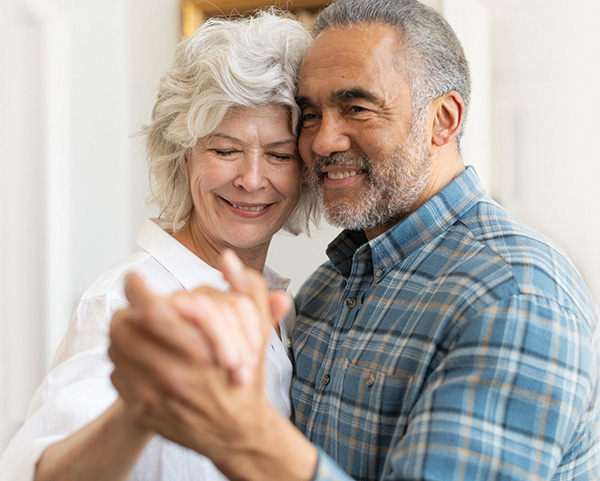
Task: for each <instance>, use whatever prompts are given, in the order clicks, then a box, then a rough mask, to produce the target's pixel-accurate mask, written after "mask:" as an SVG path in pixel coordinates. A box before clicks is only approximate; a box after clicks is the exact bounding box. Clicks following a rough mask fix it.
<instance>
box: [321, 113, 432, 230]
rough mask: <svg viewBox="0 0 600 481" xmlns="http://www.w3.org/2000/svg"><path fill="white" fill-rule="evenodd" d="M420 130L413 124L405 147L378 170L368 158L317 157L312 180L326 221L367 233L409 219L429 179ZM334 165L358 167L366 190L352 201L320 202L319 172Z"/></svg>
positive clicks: (428, 154)
mask: <svg viewBox="0 0 600 481" xmlns="http://www.w3.org/2000/svg"><path fill="white" fill-rule="evenodd" d="M418 124H421V127H419V125H418ZM415 126H416V127H415ZM423 126H424V123H423V122H416V123H415V122H413V126H412V127H411V129H410V131H409V134H408V138H407V141H406V142H405V144H404V145H403V146H398V147H397V148H396V150H395V151H394V153H393V154H392V155H390V156H389V157H388V158H386V159H384V160H382V161H380V163H379V164H378V165H377V166H375V165H374V164H373V162H372V161H371V159H369V158H368V157H366V156H364V155H355V154H352V153H349V152H342V153H334V154H333V155H331V156H330V157H318V158H317V159H316V161H315V163H314V165H313V169H312V177H313V180H314V181H315V184H316V187H317V190H318V191H319V194H320V198H321V208H322V212H323V215H324V216H325V219H327V221H328V222H329V223H330V224H332V225H333V226H336V227H342V228H344V229H349V230H368V229H373V228H375V227H379V226H382V225H386V224H390V223H393V222H396V221H397V220H398V219H401V218H403V217H406V216H407V215H409V214H410V213H411V212H412V211H413V210H414V208H415V205H416V202H417V200H418V199H419V196H420V195H421V193H422V192H423V190H424V189H425V187H426V185H427V182H428V181H429V177H430V175H431V150H430V149H429V146H428V144H427V142H426V141H425V135H424V129H423ZM336 164H342V165H348V166H353V167H357V168H360V169H362V170H363V171H364V172H365V174H366V183H365V186H364V188H363V190H362V192H357V197H356V198H355V199H353V201H344V200H341V201H337V202H328V203H325V202H324V201H323V174H322V173H321V168H322V167H323V166H325V165H336Z"/></svg>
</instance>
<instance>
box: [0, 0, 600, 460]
mask: <svg viewBox="0 0 600 481" xmlns="http://www.w3.org/2000/svg"><path fill="white" fill-rule="evenodd" d="M428 3H430V4H433V6H434V7H436V8H439V9H440V11H442V12H444V14H445V15H446V16H447V18H448V19H449V21H450V23H452V24H453V26H454V27H455V28H456V30H457V31H458V33H459V36H460V37H461V38H462V40H463V43H464V45H465V49H466V51H467V54H468V55H469V57H470V60H471V65H472V68H473V74H474V75H473V76H474V82H475V85H474V100H473V111H472V115H471V117H470V119H469V123H468V125H467V133H466V135H465V138H464V142H463V152H464V155H465V159H466V161H467V163H474V164H476V165H477V167H478V169H479V170H480V172H481V173H482V176H483V178H484V182H485V184H486V185H487V186H488V187H489V188H490V190H491V192H492V193H493V194H494V196H495V197H497V198H498V199H499V200H500V201H502V202H503V203H504V204H505V205H507V207H509V208H510V209H511V210H512V211H513V212H515V213H516V214H517V215H519V216H521V217H522V218H523V219H524V220H525V221H527V222H529V223H530V224H532V225H533V226H534V227H536V228H538V229H539V230H541V231H542V232H545V233H546V234H548V235H550V236H551V237H552V238H554V239H556V240H557V241H558V242H559V243H560V244H561V245H563V247H564V248H565V249H566V250H567V251H568V253H569V254H570V255H571V257H572V258H573V259H574V261H575V262H576V264H577V265H578V266H579V268H580V269H581V270H582V272H583V274H584V275H585V277H586V279H587V280H588V282H589V284H590V286H591V287H592V288H593V292H594V295H595V296H596V299H597V300H598V299H600V250H599V249H598V248H597V245H598V241H600V216H599V215H598V214H597V213H596V210H597V209H598V208H599V207H600V203H599V201H598V200H597V199H596V195H595V194H596V191H597V190H598V188H597V183H598V179H600V171H599V169H600V158H599V154H598V149H596V147H595V142H596V138H597V134H596V130H597V129H596V128H595V126H596V116H597V112H598V110H599V109H598V108H599V107H600V97H599V96H600V91H599V90H598V89H597V85H599V84H600V78H599V77H600V74H599V72H598V67H597V65H598V60H597V59H598V58H600V43H599V33H598V32H600V25H599V23H600V11H599V8H600V3H596V2H593V0H571V1H569V2H567V1H566V0H555V1H542V0H502V1H496V0H428ZM575 11H578V12H579V14H580V18H575V17H574V15H573V14H572V13H571V12H575ZM178 29H179V1H178V0H143V1H142V0H128V1H127V2H124V1H122V0H104V1H102V2H92V1H90V0H0V386H1V387H0V450H1V449H2V448H3V445H4V442H5V439H6V437H7V436H8V434H9V433H10V432H12V431H13V430H14V428H15V426H17V425H18V423H19V422H20V421H21V420H22V419H23V416H24V414H25V410H26V407H27V404H28V402H29V399H30V397H31V395H32V393H33V390H34V389H35V387H36V386H37V385H38V384H39V382H40V380H41V377H42V375H43V373H44V372H45V369H46V366H47V363H48V359H49V358H50V356H51V354H52V352H53V351H54V349H55V348H56V345H57V343H58V340H59V338H60V336H61V335H62V332H63V331H64V329H65V326H66V323H67V322H68V317H69V314H70V311H71V309H72V307H73V303H74V302H75V300H76V299H77V298H78V296H79V295H80V294H81V292H82V291H83V290H84V289H85V288H86V287H87V286H88V285H89V284H90V283H91V282H92V281H93V279H94V278H95V277H96V276H97V275H98V274H99V273H101V272H102V271H103V270H105V269H106V267H107V266H109V265H110V264H112V263H113V262H114V261H116V260H117V259H119V258H121V257H122V256H124V255H126V254H127V253H129V252H130V251H131V250H132V249H133V248H134V237H135V233H136V232H137V229H138V227H139V224H140V222H141V220H142V219H143V218H144V217H146V216H147V215H149V214H152V213H153V211H152V210H151V209H148V208H146V207H145V206H144V199H145V197H146V195H147V172H146V166H145V164H144V161H143V153H142V149H141V145H140V143H139V140H138V139H135V138H132V136H133V134H134V133H135V132H136V131H137V130H138V129H139V126H140V125H141V124H142V123H143V122H146V121H147V120H148V119H149V115H150V109H151V107H152V104H153V102H154V98H155V94H156V85H157V83H158V78H159V76H160V74H161V73H162V72H163V71H164V70H165V69H166V67H167V64H168V63H169V62H170V59H171V55H172V50H173V48H174V45H175V44H176V42H177V40H178ZM492 107H493V108H492ZM489 139H491V140H489ZM336 232H337V229H331V228H329V229H325V230H323V231H320V232H318V234H317V237H316V238H315V239H312V240H309V239H307V238H306V237H304V236H301V237H299V238H293V237H286V236H278V237H277V238H276V239H275V240H274V242H273V247H272V250H271V254H270V257H269V261H270V263H271V264H273V265H274V266H275V267H276V268H278V269H280V270H281V271H282V272H284V273H286V274H287V275H288V276H290V277H292V278H293V286H294V288H295V289H297V287H298V286H299V285H300V283H301V281H302V280H303V279H304V278H305V277H306V276H307V275H308V274H309V273H310V272H311V271H312V270H313V268H314V267H315V266H316V265H318V264H319V263H320V262H322V261H323V260H324V259H325V255H324V248H325V245H326V244H327V243H328V241H329V240H331V239H332V238H333V237H334V235H335V234H336Z"/></svg>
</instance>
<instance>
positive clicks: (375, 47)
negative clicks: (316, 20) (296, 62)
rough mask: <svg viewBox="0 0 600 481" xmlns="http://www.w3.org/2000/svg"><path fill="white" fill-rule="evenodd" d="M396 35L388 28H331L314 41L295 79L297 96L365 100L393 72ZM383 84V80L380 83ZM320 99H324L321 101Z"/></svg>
mask: <svg viewBox="0 0 600 481" xmlns="http://www.w3.org/2000/svg"><path fill="white" fill-rule="evenodd" d="M396 51H397V36H396V33H395V29H393V28H392V27H390V26H388V25H381V24H371V25H366V26H360V27H332V28H329V29H327V30H325V31H323V32H322V33H321V34H320V35H319V36H317V38H316V39H315V40H314V42H313V44H312V45H311V46H310V47H309V50H308V52H307V54H306V56H305V58H304V62H303V63H302V67H301V69H300V75H299V77H298V97H312V96H317V95H318V96H321V97H322V96H323V95H325V96H326V97H327V100H330V101H334V100H343V99H344V98H348V96H352V97H354V98H356V97H363V98H366V96H365V93H366V94H368V95H373V88H375V90H378V88H377V85H378V84H379V83H380V82H381V81H382V80H384V79H382V78H380V77H384V76H385V77H388V76H389V75H390V74H392V75H393V74H394V73H397V70H396V68H395V52H396ZM384 81H385V80H384ZM323 100H324V99H323Z"/></svg>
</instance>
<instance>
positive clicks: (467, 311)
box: [113, 0, 600, 481]
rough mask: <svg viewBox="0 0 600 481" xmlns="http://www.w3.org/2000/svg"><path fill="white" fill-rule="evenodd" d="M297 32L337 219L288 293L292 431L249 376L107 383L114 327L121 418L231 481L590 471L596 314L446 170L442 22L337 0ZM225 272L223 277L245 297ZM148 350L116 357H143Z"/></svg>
mask: <svg viewBox="0 0 600 481" xmlns="http://www.w3.org/2000/svg"><path fill="white" fill-rule="evenodd" d="M315 33H316V39H315V41H314V43H313V44H312V46H311V47H310V49H309V51H308V53H307V55H306V57H305V59H304V63H303V66H302V70H301V72H300V77H299V82H298V102H299V105H300V106H301V108H302V111H303V117H302V118H303V123H302V128H301V132H300V137H299V149H300V153H301V155H302V158H303V159H304V161H305V162H306V164H307V166H308V168H309V171H310V174H311V176H312V179H313V180H314V182H315V184H316V185H317V187H318V189H319V190H320V192H321V194H322V198H323V207H324V212H325V216H326V218H327V219H328V220H329V221H330V222H331V223H333V224H334V225H338V226H341V227H344V228H345V230H344V231H343V232H342V233H341V234H340V236H339V237H338V238H336V239H335V240H334V241H333V242H332V243H331V245H330V246H329V248H328V256H329V261H328V262H326V263H325V264H323V265H322V266H321V267H320V268H319V269H318V270H317V271H316V272H315V273H314V274H313V275H312V276H311V277H310V278H309V279H308V281H307V282H306V283H305V285H304V286H303V288H302V289H301V292H300V293H299V295H298V297H297V299H296V306H297V311H298V320H297V325H296V329H295V334H294V355H295V360H296V378H295V381H294V383H293V386H292V397H293V402H294V407H295V413H296V414H295V421H296V425H297V427H298V428H299V430H300V431H301V433H302V434H300V432H299V431H298V430H296V429H295V428H294V427H293V426H292V425H291V424H289V423H287V421H286V420H285V419H283V418H281V416H279V415H277V414H276V413H275V412H274V410H273V409H272V408H271V407H270V406H269V405H268V403H266V402H264V396H262V395H261V393H260V390H259V389H256V388H255V389H254V390H252V389H250V388H239V387H237V388H231V389H230V390H229V391H227V390H226V389H225V388H223V389H221V388H220V387H218V386H217V385H218V384H219V383H218V382H217V381H216V380H215V379H216V378H213V381H214V382H212V383H208V382H205V383H204V387H205V388H206V389H207V390H208V391H210V392H211V393H213V392H214V393H216V394H211V395H210V400H209V401H207V400H198V399H197V398H196V399H195V400H193V401H192V399H193V398H192V396H191V395H190V396H189V397H188V395H187V394H186V393H185V391H186V390H185V389H179V388H177V387H174V386H173V385H171V386H170V388H169V389H170V390H169V389H166V388H164V386H162V387H156V386H154V385H153V386H154V387H152V388H149V387H148V385H149V384H152V383H146V384H144V382H143V381H135V383H136V384H135V385H134V387H131V386H128V387H127V388H124V383H123V382H122V380H123V379H125V378H127V379H132V378H133V376H129V377H127V376H126V374H127V372H128V369H129V366H130V365H131V360H127V353H126V350H127V349H126V347H125V346H126V345H127V342H126V341H127V339H128V337H127V335H125V333H124V332H120V330H119V325H118V324H117V325H116V326H115V331H114V332H115V337H114V341H115V345H114V346H113V355H114V359H115V360H116V364H117V371H116V375H115V381H116V384H117V386H119V385H121V390H122V391H123V392H124V395H125V396H126V398H128V400H129V402H130V403H131V404H132V405H135V404H136V396H138V397H139V396H140V395H141V394H143V392H144V389H146V393H147V392H149V391H153V390H154V391H153V392H154V394H153V396H154V397H152V396H149V395H147V396H146V397H147V399H153V400H154V401H155V402H154V403H153V404H152V406H151V409H148V408H147V407H146V408H143V407H142V408H141V409H140V408H139V407H138V409H139V410H140V419H142V420H144V422H146V423H147V424H148V425H150V426H152V427H153V428H154V429H157V430H158V431H159V432H161V433H163V434H165V435H166V436H168V437H171V438H172V439H174V440H176V441H178V442H180V443H182V444H184V445H186V446H188V447H192V448H194V449H197V450H198V451H200V452H203V453H205V454H207V455H209V456H210V457H212V458H213V459H214V460H215V463H216V464H217V466H219V468H220V469H221V470H223V472H225V473H226V474H227V475H228V476H230V477H231V478H233V479H257V480H267V479H273V480H275V479H279V480H282V479H285V480H296V479H297V480H309V479H315V480H319V481H320V480H348V479H357V480H359V479H360V480H401V479H428V480H458V479H484V480H488V479H503V480H509V479H554V480H558V479H570V480H571V479H576V480H594V479H600V458H599V457H598V449H599V446H600V441H599V435H598V423H599V421H600V416H599V408H598V400H599V393H598V390H599V385H600V380H599V373H600V366H599V362H598V360H599V358H598V355H599V354H598V353H599V351H598V342H597V340H598V311H597V308H596V306H595V305H594V302H593V300H592V298H591V296H590V294H589V292H588V290H587V288H586V287H585V285H584V283H583V281H582V280H581V278H580V276H579V275H578V273H577V272H576V270H575V269H574V268H573V266H572V265H571V263H570V261H569V260H568V259H567V258H566V256H565V255H564V254H563V253H562V252H561V251H560V250H559V249H558V248H556V247H555V246H554V245H553V244H552V243H551V242H549V241H548V240H546V239H545V238H543V237H542V236H541V235H540V234H538V233H536V232H534V231H533V230H531V229H530V228H528V227H527V226H525V225H523V224H522V223H520V222H519V221H517V220H516V219H514V218H513V217H511V216H510V215H509V214H508V213H507V212H505V211H504V210H503V209H502V208H501V207H500V206H499V205H497V204H496V203H495V202H494V201H492V200H491V199H490V198H489V197H488V196H487V195H486V193H485V192H484V190H483V188H482V186H481V184H480V182H479V180H478V178H477V175H476V173H475V171H474V169H473V168H466V169H465V167H464V164H463V161H462V159H461V155H460V148H459V139H460V134H461V129H462V127H463V124H464V119H465V116H466V110H467V105H468V101H469V93H470V82H469V72H468V66H467V62H466V60H465V58H464V54H463V51H462V48H461V47H460V44H459V42H458V40H457V39H456V37H455V34H454V33H453V31H452V30H451V28H450V27H449V26H448V24H447V23H446V22H445V21H444V20H443V19H442V18H441V17H440V16H439V15H438V14H437V13H435V12H434V11H432V10H430V9H428V8H426V7H424V6H423V5H421V4H420V3H418V2H416V1H414V0H339V1H338V2H336V3H334V4H332V5H331V6H330V7H328V8H327V9H326V10H325V11H324V12H323V13H322V14H321V15H320V17H319V18H318V20H317V22H316V26H315ZM244 275H245V274H244V273H240V272H238V273H237V274H234V275H230V276H229V277H230V278H232V282H233V287H234V289H235V290H238V291H240V292H245V293H246V294H248V295H250V297H253V298H255V300H256V301H257V302H258V303H259V304H261V303H262V307H260V309H262V310H263V311H264V310H265V301H264V297H265V296H264V295H263V296H262V297H263V300H262V301H261V300H260V297H261V296H260V295H258V294H256V292H254V291H253V289H252V288H249V287H248V285H249V284H250V283H251V282H252V275H246V277H244ZM143 302H145V301H143ZM143 302H141V304H143ZM134 304H135V302H134ZM129 345H130V346H131V344H129ZM151 357H152V356H147V357H146V358H144V356H142V355H136V356H135V362H136V363H138V365H143V366H144V369H145V371H143V372H146V373H147V372H150V373H151V372H153V371H158V370H160V367H157V366H154V367H153V366H152V359H151ZM128 363H129V364H128ZM173 368H174V369H175V365H174V366H173ZM163 369H164V366H163ZM182 369H183V367H182ZM131 373H133V374H134V373H135V370H133V369H132V370H130V374H131ZM147 377H148V378H153V376H147ZM164 378H165V377H164V376H163V379H164ZM180 379H181V378H180ZM120 380H121V381H120ZM194 382H195V381H194ZM194 382H190V383H189V384H187V385H186V386H187V387H188V388H190V389H191V388H193V386H194ZM155 384H156V385H160V384H161V383H160V382H156V383H155ZM197 385H200V383H197ZM209 386H212V387H209ZM215 386H216V387H215ZM132 392H133V393H134V394H132ZM156 392H159V393H163V394H161V395H162V396H163V397H170V398H171V401H169V402H162V401H156V400H157V397H160V396H157V395H156ZM164 393H166V394H164ZM219 393H220V394H219ZM223 393H228V394H227V395H226V396H225V395H223ZM249 393H251V394H250V395H249ZM142 397H143V395H142ZM173 398H176V399H177V401H172V399H173ZM169 403H171V404H169ZM173 403H178V405H179V407H178V408H174V407H173ZM138 405H139V403H138ZM157 406H158V408H157ZM152 410H154V412H151V411H152ZM167 412H169V414H165V413H167ZM173 413H179V414H173ZM165 420H169V422H166V421H165ZM186 425H187V427H186ZM191 426H193V428H192V427H191ZM194 433H195V434H194Z"/></svg>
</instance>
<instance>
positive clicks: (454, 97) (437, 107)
mask: <svg viewBox="0 0 600 481" xmlns="http://www.w3.org/2000/svg"><path fill="white" fill-rule="evenodd" d="M433 102H434V103H433V106H434V119H433V132H432V142H433V144H434V145H436V146H437V147H441V146H443V145H446V144H448V143H450V142H452V141H453V140H454V139H455V138H456V136H457V135H458V134H459V132H460V128H461V126H462V123H463V121H464V119H465V102H464V101H463V98H462V96H461V95H460V94H459V93H458V92H455V91H454V90H453V91H451V92H449V93H447V94H446V95H444V96H442V97H439V98H437V99H435V100H434V101H433Z"/></svg>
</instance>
